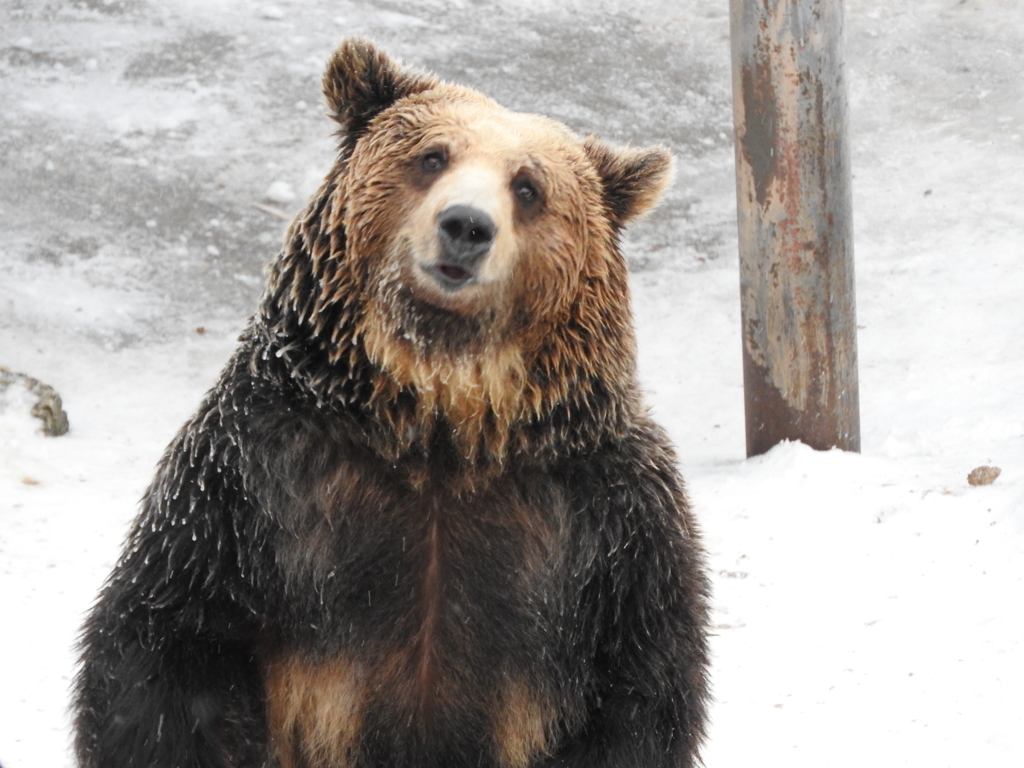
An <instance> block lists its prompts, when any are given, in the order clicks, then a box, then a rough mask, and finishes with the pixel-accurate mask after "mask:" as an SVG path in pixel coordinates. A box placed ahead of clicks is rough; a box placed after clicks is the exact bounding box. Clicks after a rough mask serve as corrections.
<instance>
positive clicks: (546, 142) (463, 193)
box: [267, 40, 672, 461]
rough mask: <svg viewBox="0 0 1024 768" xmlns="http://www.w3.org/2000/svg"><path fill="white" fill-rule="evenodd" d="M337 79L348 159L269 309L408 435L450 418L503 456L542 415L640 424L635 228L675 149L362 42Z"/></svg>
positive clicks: (303, 361) (283, 266)
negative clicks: (491, 94) (628, 236)
mask: <svg viewBox="0 0 1024 768" xmlns="http://www.w3.org/2000/svg"><path fill="white" fill-rule="evenodd" d="M324 92H325V95H326V98H327V103H328V108H329V110H330V113H331V115H332V117H333V118H334V119H335V120H336V121H337V122H338V123H339V125H340V126H341V132H340V133H341V151H340V154H339V159H338V162H337V163H336V165H335V168H334V169H333V171H332V173H331V175H330V176H329V177H328V180H327V182H326V183H325V185H324V187H323V188H322V189H321V191H320V193H319V194H318V196H317V197H315V198H314V200H313V202H312V203H311V204H310V207H309V208H308V209H307V211H306V213H305V214H304V216H302V217H300V219H299V220H297V222H296V224H295V225H293V228H292V231H291V234H290V240H289V244H288V246H287V247H286V251H285V254H284V255H283V257H282V261H281V262H280V263H279V264H278V265H277V267H276V271H275V276H274V277H273V278H272V283H271V290H270V294H269V295H270V297H271V298H273V297H274V296H276V297H277V299H278V303H277V305H276V306H274V307H273V308H272V311H271V312H269V313H267V314H269V315H270V316H274V314H275V313H277V314H278V315H280V314H284V315H288V314H291V315H292V316H294V317H295V318H296V319H297V320H298V321H300V322H299V323H298V326H301V328H299V327H298V326H297V327H296V329H295V330H294V331H290V332H288V333H287V334H286V335H298V336H300V337H303V338H302V339H301V341H302V342H303V343H306V344H307V346H308V344H310V343H311V344H312V347H313V348H315V350H318V351H319V352H320V353H322V355H324V356H326V358H327V360H326V362H324V363H323V364H322V365H318V366H314V367H317V370H315V371H310V372H309V373H310V375H312V376H313V377H314V378H315V380H316V381H319V382H321V383H322V382H325V381H326V382H328V383H329V385H330V386H333V384H337V387H339V388H340V389H338V390H337V391H346V392H348V394H346V395H345V396H344V397H345V398H347V399H349V400H358V401H359V405H360V406H362V407H369V408H375V409H376V411H375V414H376V418H377V419H378V420H382V421H384V422H388V423H389V424H390V426H391V427H393V430H392V432H393V434H394V436H395V437H396V439H397V440H398V442H399V443H403V444H405V443H409V442H416V441H417V440H422V439H423V438H424V437H425V436H426V435H428V434H430V433H431V432H432V431H433V430H435V429H436V427H437V426H438V425H439V424H444V425H445V426H446V427H447V428H449V431H450V432H451V433H452V434H453V435H454V436H455V442H456V443H457V444H458V446H459V448H460V450H461V452H462V453H463V454H464V455H465V456H467V457H469V458H479V457H480V456H481V455H486V456H487V457H489V458H491V459H498V460H499V461H500V460H502V459H503V457H504V456H505V455H506V454H507V452H508V450H509V449H510V448H522V447H523V446H522V445H519V446H517V445H514V444H513V443H516V442H517V441H518V442H519V443H522V442H523V441H526V442H529V440H530V439H531V438H530V434H531V433H532V434H533V435H534V437H533V438H532V439H534V440H536V439H537V436H538V435H539V434H540V433H541V432H543V431H544V429H542V426H546V427H548V428H553V429H554V432H551V429H548V434H547V437H546V438H545V439H546V440H548V441H551V440H554V441H557V440H558V439H559V434H557V433H561V437H562V438H565V439H569V440H570V441H575V442H581V441H582V442H586V440H587V439H589V438H587V437H583V436H582V435H583V433H582V432H580V433H579V434H577V432H579V430H578V429H577V428H576V427H573V426H572V422H573V420H574V419H575V420H576V421H577V422H579V423H581V424H582V423H583V422H587V425H586V426H587V428H588V429H589V428H591V427H593V428H594V429H597V430H598V431H600V430H601V429H611V430H614V429H621V428H622V420H623V419H628V416H629V414H630V413H631V412H633V411H635V410H636V409H637V408H639V401H638V397H637V395H636V391H635V390H636V386H635V381H634V362H635V349H634V341H633V331H632V319H631V313H630V307H629V295H628V287H627V279H626V266H625V262H624V260H623V258H622V255H621V253H620V250H619V247H618V233H619V231H620V229H621V228H622V227H623V225H625V224H626V223H627V222H628V221H630V220H631V219H633V218H635V217H637V216H639V215H641V214H643V213H645V212H646V211H647V210H649V209H650V208H652V207H653V206H654V205H655V204H656V203H657V201H658V200H659V199H660V197H661V195H662V193H663V191H664V190H665V188H666V186H667V185H668V183H669V181H670V179H671V174H672V158H671V156H670V155H669V153H668V152H667V151H666V150H664V149H663V148H653V149H626V148H615V147H611V146H609V145H607V144H605V143H603V142H601V141H599V140H597V139H595V138H593V137H590V138H587V139H585V140H581V139H579V138H578V137H577V136H576V135H575V134H573V133H572V132H571V131H569V129H567V128H566V127H565V126H563V125H562V124H560V123H557V122H555V121H553V120H549V119H547V118H544V117H541V116H538V115H532V114H522V113H517V112H511V111H509V110H507V109H505V108H503V107H501V106H500V105H498V104H497V103H495V102H494V101H492V100H490V99H488V98H486V97H485V96H483V95H481V94H480V93H478V92H476V91H474V90H471V89H469V88H464V87H460V86H456V85H452V84H448V83H442V82H440V81H438V80H437V79H436V78H434V77H431V76H428V75H423V74H419V73H415V72H412V71H409V70H406V69H404V68H402V67H400V66H399V65H398V64H396V63H395V62H394V61H393V60H392V59H390V58H389V57H387V56H386V55H385V54H384V53H382V52H381V51H379V50H377V49H375V48H374V47H373V46H372V45H371V44H370V43H368V42H366V41H362V40H349V41H346V42H344V43H342V44H341V46H340V47H339V48H338V49H337V51H336V52H335V54H334V56H333V57H332V59H331V61H330V64H329V65H328V68H327V71H326V73H325V75H324ZM275 281H276V282H275ZM307 294H308V295H307ZM303 329H304V330H303ZM279 335H280V334H279ZM281 342H282V344H283V346H285V347H286V348H287V349H297V348H298V347H297V346H296V345H297V344H298V342H297V341H296V340H294V339H291V338H286V339H281ZM289 345H291V346H289ZM313 351H314V350H313V349H312V348H309V349H307V356H306V357H301V356H296V357H295V361H296V364H297V365H298V366H299V367H302V366H306V368H310V367H311V366H312V362H311V361H312V360H313V359H314V357H315V355H313ZM293 356H294V355H293ZM323 365H329V366H334V369H333V370H330V371H325V370H320V368H322V366H323ZM346 378H347V379H348V380H358V381H361V382H363V383H364V384H365V385H366V386H364V388H363V389H362V390H360V391H359V393H355V390H354V389H352V387H349V389H348V390H345V385H344V383H343V382H344V380H345V379H346ZM339 379H340V380H341V381H338V380H339ZM364 380H366V381H364ZM330 386H329V388H330ZM325 397H326V396H325ZM343 399H344V398H343ZM402 403H405V404H406V405H405V406H403V405H402ZM573 430H576V431H573ZM589 434H590V433H588V435H589Z"/></svg>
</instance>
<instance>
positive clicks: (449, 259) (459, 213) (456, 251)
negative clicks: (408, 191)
mask: <svg viewBox="0 0 1024 768" xmlns="http://www.w3.org/2000/svg"><path fill="white" fill-rule="evenodd" d="M497 232H498V228H497V226H496V225H495V223H494V219H492V218H491V217H490V215H489V214H487V213H485V212H484V211H481V210H480V209H479V208H474V207H472V206H469V205H451V206H449V207H447V208H445V209H444V210H443V211H441V213H439V214H438V216H437V237H438V239H439V240H440V244H441V248H440V253H439V255H438V259H437V262H436V263H435V264H434V265H433V266H432V268H431V271H432V273H433V274H434V276H435V277H436V278H437V279H438V281H439V282H440V283H441V285H443V286H444V287H446V288H450V289H455V288H461V287H462V286H464V285H466V284H468V283H470V282H472V281H473V279H474V278H475V277H476V276H477V272H478V269H479V267H480V264H481V262H482V261H483V260H484V258H485V257H486V256H487V254H488V253H489V252H490V250H491V245H492V244H493V243H494V237H495V235H496V234H497Z"/></svg>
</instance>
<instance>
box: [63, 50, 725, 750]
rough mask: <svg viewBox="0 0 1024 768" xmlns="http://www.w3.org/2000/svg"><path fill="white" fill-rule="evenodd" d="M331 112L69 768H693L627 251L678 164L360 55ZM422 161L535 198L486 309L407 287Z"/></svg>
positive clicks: (106, 601) (93, 642)
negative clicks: (621, 236)
mask: <svg viewBox="0 0 1024 768" xmlns="http://www.w3.org/2000/svg"><path fill="white" fill-rule="evenodd" d="M325 93H326V95H327V99H328V105H329V108H330V110H331V112H332V114H333V115H334V117H335V119H336V120H337V121H338V122H339V124H340V125H341V127H342V140H341V145H340V146H341V149H340V154H339V157H338V160H337V162H336V164H335V167H334V169H333V170H332V172H331V174H330V175H329V177H328V179H327V181H326V182H325V184H324V186H323V187H322V189H321V190H320V192H319V193H318V194H317V195H316V196H315V197H314V198H313V200H312V201H311V203H310V204H309V206H308V208H307V209H306V211H305V212H304V213H303V214H302V215H301V216H300V217H299V218H298V219H297V220H296V221H295V223H294V224H293V225H292V227H291V229H290V232H289V235H288V239H287V242H286V246H285V249H284V251H283V253H282V254H281V256H280V258H279V259H278V260H277V261H276V262H275V264H274V265H273V268H272V270H271V273H270V278H269V282H268V287H267V291H266V293H265V296H264V299H263V302H262V304H261V307H260V309H259V311H258V312H257V313H256V315H255V316H254V318H253V320H252V323H251V324H250V326H249V328H248V330H247V331H246V333H245V335H244V336H243V338H242V343H241V346H240V347H239V350H238V351H237V353H236V354H235V356H234V357H233V358H232V360H231V362H230V363H229V364H228V366H227V368H226V369H225V371H224V373H223V374H222V377H221V380H220V382H219V383H218V384H217V386H216V387H215V388H214V389H213V390H211V392H210V393H209V394H208V396H207V397H206V399H205V400H204V402H203V404H202V405H201V406H200V409H199V412H198V413H197V414H196V416H195V417H194V418H193V419H192V420H191V421H190V422H189V423H188V424H186V426H185V427H184V429H183V430H182V432H181V433H180V434H179V436H178V437H177V439H176V440H175V441H174V442H173V443H172V444H171V446H170V447H169V448H168V451H167V453H166V454H165V456H164V459H163V461H162V463H161V466H160V468H159V471H158V474H157V477H156V479H155V480H154V483H153V485H152V486H151V488H150V490H149V492H148V493H147V495H146V497H145V499H144V503H143V510H142V513H141V515H140V517H139V519H138V521H137V523H136V526H135V529H134V531H133V533H132V537H131V539H130V541H129V543H128V546H127V548H126V551H125V554H124V556H123V557H122V559H121V562H120V563H119V564H118V566H117V568H116V569H115V571H114V573H113V575H112V576H111V578H110V581H109V582H108V584H107V586H106V587H105V589H104V592H103V594H102V595H101V597H100V600H99V602H98V604H97V607H96V609H95V610H94V611H93V613H92V615H91V616H90V618H89V620H88V622H87V625H86V628H85V632H84V634H83V641H82V643H83V667H82V671H81V673H80V674H79V677H78V679H77V683H76V690H77V694H76V703H75V707H76V724H77V730H78V737H77V750H78V755H79V760H80V763H81V765H82V766H83V768H100V766H102V767H103V768H108V767H109V766H118V765H125V766H127V765H146V766H168V768H170V766H175V767H179V766H235V767H236V768H242V766H253V767H254V768H255V766H261V765H267V766H280V768H383V766H388V767H389V768H414V767H416V768H419V767H430V766H438V768H440V766H445V768H462V767H463V766H465V768H469V767H470V766H491V767H492V768H499V767H500V768H539V767H540V766H545V767H546V768H554V766H578V767H579V768H583V767H584V766H586V767H587V768H592V767H593V768H600V767H601V766H609V767H611V766H619V767H625V766H630V767H633V768H639V767H640V766H665V767H666V768H668V766H674V767H680V766H682V767H686V768H688V767H689V766H692V765H694V764H695V762H696V761H697V753H698V747H699V744H700V741H701V739H702V736H703V731H704V712H705V700H706V697H707V681H706V669H707V647H706V639H705V627H706V620H707V603H706V592H707V583H706V580H705V577H704V572H703V555H702V552H701V549H700V544H699V539H698V537H697V533H696V531H695V528H694V524H693V521H692V519H691V518H690V514H689V511H688V507H687V503H686V499H685V496H684V494H683V487H682V483H681V480H680V479H679V477H678V474H677V472H676V469H675V467H674V459H673V456H672V452H671V448H670V447H669V445H668V443H667V441H666V439H665V437H664V435H663V434H662V432H661V431H660V430H659V429H658V428H657V427H656V426H655V425H653V424H652V423H651V422H650V421H649V419H648V418H647V416H646V414H645V411H644V408H643V404H642V400H641V397H640V395H639V391H638V387H637V382H636V374H635V357H636V354H635V341H634V335H633V330H632V320H631V314H630V307H629V297H628V285H627V275H626V267H625V262H624V260H623V258H622V256H621V253H620V252H619V248H618V240H617V238H618V232H619V231H620V229H621V228H622V226H623V225H624V224H625V223H626V222H627V221H628V220H630V219H631V218H633V217H635V216H637V215H639V214H641V213H643V212H644V211H646V210H647V209H648V208H650V207H651V206H652V205H654V204H655V203H656V201H657V199H658V197H659V196H660V193H661V191H662V190H663V188H664V185H665V184H666V183H667V181H668V178H669V174H670V170H671V158H670V157H669V156H668V155H667V153H665V152H664V151H663V150H660V149H653V150H651V149H648V150H621V149H616V148H612V147H609V146H607V145H605V144H603V143H601V142H599V141H598V140H596V139H594V138H590V139H587V140H586V141H584V142H580V141H579V140H577V139H576V138H575V137H573V136H572V135H571V134H569V132H568V131H567V130H566V129H564V128H563V127H561V126H559V125H558V124H556V123H552V122H550V121H546V120H544V119H542V118H536V117H532V116H522V115H514V114H513V113H507V112H505V111H504V110H502V108H501V107H499V106H498V105H496V104H494V103H493V102H491V101H489V100H487V99H485V98H484V97H482V96H480V95H479V94H477V93H475V92H473V91H470V90H468V89H464V88H460V87H458V86H454V85H448V84H442V83H439V82H438V81H437V80H435V79H434V78H431V77H427V76H423V75H419V74H416V73H412V72H409V71H407V70H403V69H401V68H399V67H398V66H397V65H396V64H395V63H394V62H392V61H391V60H390V59H388V58H387V57H386V56H385V55H384V54H382V53H380V52H379V51H377V50H375V49H374V48H373V47H372V46H370V45H369V44H367V43H365V42H361V41H349V42H346V43H344V44H342V46H341V47H340V48H339V49H338V52H337V53H336V54H335V56H334V58H333V59H332V61H331V63H330V65H329V66H328V70H327V74H326V75H325ZM506 124H507V125H512V124H514V125H515V126H516V129H515V130H514V131H512V132H508V133H507V135H506V133H503V132H502V131H504V126H505V125H506ZM492 136H493V142H492V141H491V139H490V138H488V137H492ZM524 137H525V138H524ZM437 146H443V147H444V148H445V151H446V152H448V153H449V155H450V156H451V157H452V158H453V161H452V162H455V160H457V159H458V158H460V157H461V158H466V157H471V158H473V162H474V163H477V165H479V166H480V167H481V168H484V169H485V171H486V173H488V174H491V175H490V176H486V178H492V177H493V178H505V179H508V180H509V183H510V184H512V183H514V182H515V180H516V179H518V178H521V177H523V176H524V175H528V176H529V178H530V179H531V183H533V184H535V186H536V188H537V189H538V190H540V193H541V194H540V200H539V202H538V203H536V204H535V205H531V206H530V207H525V206H520V207H514V206H513V208H510V209H508V210H511V211H512V213H511V214H509V215H510V216H511V218H508V219H507V220H502V221H503V223H502V227H503V228H504V229H502V230H501V233H502V237H503V238H504V239H502V240H500V243H499V241H496V244H495V246H494V249H493V251H494V252H493V254H492V255H491V256H489V257H488V258H490V259H493V260H494V264H495V265H497V266H495V267H494V269H495V270H496V272H495V274H497V275H500V276H501V279H496V280H493V281H491V282H482V283H481V284H480V285H474V286H472V287H471V288H469V289H466V290H461V291H458V292H445V291H442V290H439V289H437V288H436V286H434V285H433V284H432V283H430V282H429V281H424V279H423V278H422V277H421V276H420V275H419V274H418V273H417V271H416V265H417V264H418V263H419V262H417V261H416V259H417V258H422V255H421V254H418V252H416V251H415V249H416V248H418V247H420V246H419V245H417V243H419V242H421V241H423V239H424V238H423V237H421V235H425V237H426V241H428V242H429V239H430V231H429V227H430V226H432V224H431V222H432V221H433V220H432V219H430V218H429V216H427V217H426V218H424V214H423V211H424V210H426V209H424V208H423V205H424V200H429V199H431V198H430V197H429V195H431V190H432V189H433V185H434V184H436V183H439V182H437V181H436V178H443V177H436V178H435V177H433V176H429V175H427V176H424V174H423V171H422V169H421V168H420V166H419V165H417V158H420V157H422V156H423V153H424V152H426V151H429V150H430V149H431V147H437ZM467 162H468V161H467ZM473 167H474V168H475V167H476V166H473ZM481 172H483V171H481ZM452 178H455V177H452ZM460 178H461V177H460ZM467 178H468V177H467ZM510 194H511V193H510ZM502 200H503V198H502ZM505 204H506V203H505V202H502V205H505ZM502 210H506V209H504V208H503V209H502ZM427 213H428V214H429V211H427ZM417 217H419V218H417ZM410 221H412V222H416V221H424V222H426V224H425V225H423V226H426V227H428V229H427V230H418V229H416V227H419V226H421V225H419V224H415V225H410V226H413V229H412V230H411V231H410V232H411V233H406V234H401V233H402V232H404V231H405V230H402V229H401V228H402V227H403V226H405V223H407V222H410ZM508 227H512V228H513V230H514V237H513V236H510V233H509V230H508ZM403 238H405V239H403Z"/></svg>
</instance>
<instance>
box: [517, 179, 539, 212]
mask: <svg viewBox="0 0 1024 768" xmlns="http://www.w3.org/2000/svg"><path fill="white" fill-rule="evenodd" d="M512 193H513V194H514V195H515V196H516V200H518V201H519V204H520V205H521V206H523V207H524V208H529V207H531V206H532V205H534V204H535V203H536V202H537V201H538V200H540V190H538V189H537V186H536V185H535V184H534V183H533V182H532V181H531V180H530V179H528V178H527V177H526V176H520V177H518V178H517V179H516V180H515V181H513V182H512Z"/></svg>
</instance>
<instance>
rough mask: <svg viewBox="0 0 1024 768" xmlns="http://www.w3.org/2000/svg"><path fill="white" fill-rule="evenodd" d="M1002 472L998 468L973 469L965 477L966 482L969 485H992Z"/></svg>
mask: <svg viewBox="0 0 1024 768" xmlns="http://www.w3.org/2000/svg"><path fill="white" fill-rule="evenodd" d="M1002 472H1003V470H1001V469H1000V468H999V467H975V468H974V469H972V470H971V474H969V475H968V476H967V482H968V483H970V484H971V485H992V483H994V482H995V481H996V478H997V477H999V475H1001V474H1002Z"/></svg>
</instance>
